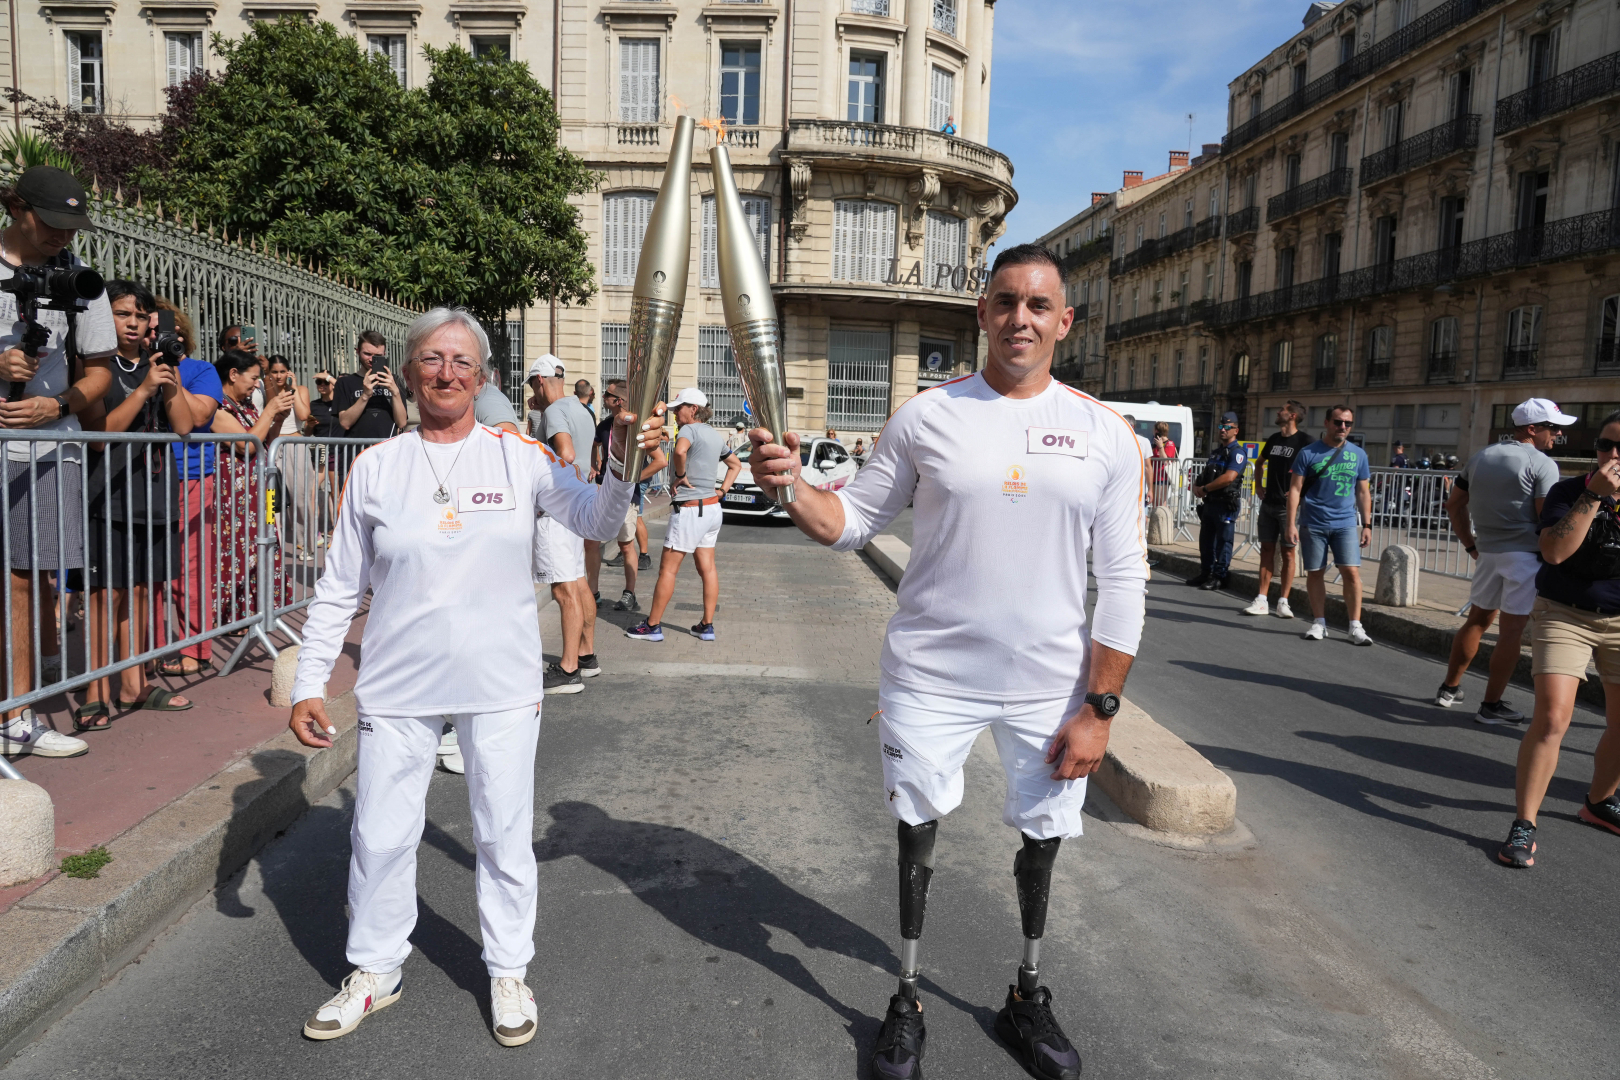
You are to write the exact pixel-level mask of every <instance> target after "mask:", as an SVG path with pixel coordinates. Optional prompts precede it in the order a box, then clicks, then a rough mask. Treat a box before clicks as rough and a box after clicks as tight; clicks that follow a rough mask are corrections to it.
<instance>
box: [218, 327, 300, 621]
mask: <svg viewBox="0 0 1620 1080" xmlns="http://www.w3.org/2000/svg"><path fill="white" fill-rule="evenodd" d="M262 363H263V361H261V360H260V359H259V358H258V357H257V356H254V355H253V354H252V353H248V352H243V351H241V350H240V349H229V350H227V351H226V352H225V355H224V356H222V357H221V358H220V360H219V363H218V364H216V365H215V366H216V367H217V368H218V369H219V381H220V385H221V387H222V389H223V390H224V391H225V396H224V397H223V398H222V399H221V400H220V403H219V411H218V412H217V413H215V414H214V431H215V432H216V433H218V434H222V435H223V434H236V435H239V434H243V433H247V434H252V435H257V436H258V437H259V441H260V442H261V443H263V444H264V446H265V447H266V448H268V447H269V446H270V444H271V443H272V442H273V441H274V440H275V438H276V436H277V435H278V434H279V433H280V432H281V427H282V422H283V421H284V420H286V418H287V415H288V414H289V413H291V412H292V411H293V395H292V393H291V391H288V390H283V391H281V392H280V393H278V394H276V395H275V396H274V397H272V398H270V399H269V400H268V401H267V402H266V403H265V407H264V412H263V413H260V412H259V410H258V408H257V407H255V406H254V404H253V391H254V389H255V388H256V387H258V386H259V378H260V374H261V372H262V370H263V369H262ZM254 453H255V447H254V446H253V444H252V443H224V444H222V445H221V446H220V448H219V468H218V472H219V479H218V481H217V483H218V485H219V486H218V491H219V530H220V536H219V549H218V550H219V559H220V566H219V573H218V574H217V575H216V576H215V578H214V623H215V625H216V626H223V625H225V624H226V623H232V622H235V621H236V620H237V619H242V618H246V617H247V616H248V615H250V614H252V613H253V612H254V611H255V609H256V608H257V606H258V590H259V583H258V564H259V512H260V501H261V499H262V498H263V495H262V493H261V492H260V490H259V478H258V473H257V470H256V468H255V464H256V463H255V461H254ZM280 548H281V545H279V544H273V545H271V559H272V565H271V567H270V572H271V573H272V574H273V575H274V577H273V579H272V580H273V581H275V582H277V583H279V586H280V591H281V593H282V594H283V595H282V596H280V597H272V601H273V602H275V603H278V604H286V603H290V602H291V599H292V589H291V586H292V583H291V582H290V581H288V580H287V578H286V575H284V574H283V573H282V572H281V550H280ZM272 588H275V586H272Z"/></svg>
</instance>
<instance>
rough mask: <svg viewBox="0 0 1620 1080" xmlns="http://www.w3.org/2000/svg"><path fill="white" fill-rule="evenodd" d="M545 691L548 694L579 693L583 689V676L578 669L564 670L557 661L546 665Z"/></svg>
mask: <svg viewBox="0 0 1620 1080" xmlns="http://www.w3.org/2000/svg"><path fill="white" fill-rule="evenodd" d="M545 682H546V693H547V694H548V695H549V694H579V693H583V692H584V691H585V678H584V676H582V675H580V673H579V669H578V668H575V669H574V670H573V671H564V670H563V666H562V665H561V664H558V663H550V664H547V665H546V679H545Z"/></svg>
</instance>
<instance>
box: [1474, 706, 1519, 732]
mask: <svg viewBox="0 0 1620 1080" xmlns="http://www.w3.org/2000/svg"><path fill="white" fill-rule="evenodd" d="M1525 719H1526V718H1525V715H1524V713H1522V712H1520V711H1519V710H1518V709H1515V708H1514V707H1513V706H1511V705H1509V704H1508V703H1507V702H1505V701H1482V702H1480V703H1479V712H1477V713H1475V714H1474V723H1476V724H1484V725H1486V726H1487V727H1496V726H1498V725H1500V724H1508V725H1511V726H1514V727H1517V726H1518V725H1520V724H1522V723H1524V721H1525Z"/></svg>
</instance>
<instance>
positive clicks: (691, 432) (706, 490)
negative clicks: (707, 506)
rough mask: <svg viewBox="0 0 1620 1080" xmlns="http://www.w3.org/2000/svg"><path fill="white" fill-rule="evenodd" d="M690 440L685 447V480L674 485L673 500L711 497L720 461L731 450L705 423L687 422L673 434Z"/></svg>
mask: <svg viewBox="0 0 1620 1080" xmlns="http://www.w3.org/2000/svg"><path fill="white" fill-rule="evenodd" d="M680 439H687V440H690V442H691V443H692V445H691V446H689V447H687V448H686V483H684V484H682V485H681V486H680V487H678V488H676V489H675V499H676V501H677V502H688V501H690V500H692V499H712V498H714V493H715V490H716V489H717V488H718V487H719V486H720V462H721V460H722V459H724V458H726V457H729V456H730V455H731V454H732V453H733V451H731V450H728V449H726V437H725V436H724V435H722V434H720V433H719V432H718V431H716V430H714V428H712V427H710V426H709V425H708V424H687V425H685V426H684V427H682V428H681V430H680V434H679V435H677V436H676V440H677V443H678V442H679V440H680Z"/></svg>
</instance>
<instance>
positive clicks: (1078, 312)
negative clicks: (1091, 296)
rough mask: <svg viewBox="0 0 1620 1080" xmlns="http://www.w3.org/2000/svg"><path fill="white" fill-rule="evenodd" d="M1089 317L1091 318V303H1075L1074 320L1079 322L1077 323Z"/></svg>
mask: <svg viewBox="0 0 1620 1080" xmlns="http://www.w3.org/2000/svg"><path fill="white" fill-rule="evenodd" d="M1089 318H1091V305H1090V304H1076V305H1074V321H1075V322H1077V323H1079V322H1085V321H1086V320H1087V319H1089Z"/></svg>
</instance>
